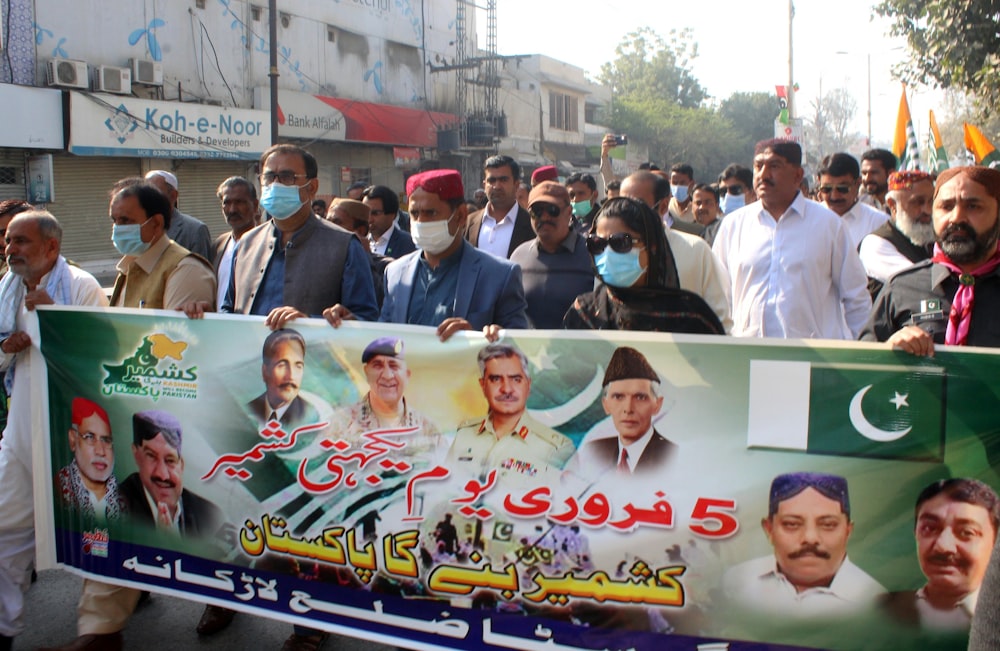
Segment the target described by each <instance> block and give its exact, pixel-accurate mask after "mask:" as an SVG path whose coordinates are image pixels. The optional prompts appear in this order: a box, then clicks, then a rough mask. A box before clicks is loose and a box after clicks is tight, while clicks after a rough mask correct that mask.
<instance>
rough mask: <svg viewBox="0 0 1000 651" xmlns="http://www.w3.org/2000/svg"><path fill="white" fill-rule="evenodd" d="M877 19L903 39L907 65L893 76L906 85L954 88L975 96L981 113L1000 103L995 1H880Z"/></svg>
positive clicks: (998, 4) (999, 40)
mask: <svg viewBox="0 0 1000 651" xmlns="http://www.w3.org/2000/svg"><path fill="white" fill-rule="evenodd" d="M874 11H875V13H876V14H878V15H880V16H883V17H887V18H889V19H891V20H892V21H893V22H892V25H891V28H890V33H891V34H892V35H894V36H903V37H905V38H906V41H907V46H908V50H909V60H908V61H906V62H904V63H902V64H900V65H898V66H897V67H896V68H895V69H894V70H893V72H894V74H895V75H896V76H898V77H899V78H900V79H902V80H903V81H905V82H907V83H909V84H929V85H934V86H940V87H942V88H950V87H952V86H955V87H958V88H960V89H962V90H963V91H965V92H967V93H970V94H972V95H975V97H976V98H977V101H978V104H979V107H980V109H981V110H982V111H983V112H984V113H992V112H995V111H996V107H997V105H998V102H1000V68H998V65H997V64H998V53H1000V30H998V29H997V22H998V16H1000V1H998V0H964V1H963V2H955V1H954V0H883V1H882V2H881V3H879V4H878V5H876V6H875V7H874Z"/></svg>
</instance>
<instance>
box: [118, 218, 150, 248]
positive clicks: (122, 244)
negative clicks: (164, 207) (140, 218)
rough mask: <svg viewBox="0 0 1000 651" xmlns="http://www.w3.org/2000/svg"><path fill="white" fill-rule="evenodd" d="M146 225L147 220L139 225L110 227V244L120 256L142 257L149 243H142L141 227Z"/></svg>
mask: <svg viewBox="0 0 1000 651" xmlns="http://www.w3.org/2000/svg"><path fill="white" fill-rule="evenodd" d="M148 223H149V220H148V219H147V220H146V221H144V222H142V223H141V224H114V225H112V227H111V243H112V244H114V245H115V248H116V249H118V252H119V253H121V254H122V255H142V254H143V253H145V252H146V249H148V248H149V243H148V242H143V241H142V227H143V226H145V225H146V224H148Z"/></svg>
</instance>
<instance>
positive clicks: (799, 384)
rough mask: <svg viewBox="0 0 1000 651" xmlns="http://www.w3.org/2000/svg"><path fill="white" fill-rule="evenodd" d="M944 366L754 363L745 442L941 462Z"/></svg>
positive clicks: (754, 444)
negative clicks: (942, 367)
mask: <svg viewBox="0 0 1000 651" xmlns="http://www.w3.org/2000/svg"><path fill="white" fill-rule="evenodd" d="M944 378H945V374H944V369H941V368H928V367H911V366H902V365H900V366H893V365H874V364H829V365H824V364H811V363H809V362H784V361H772V360H752V361H751V362H750V388H749V391H750V413H749V422H748V428H747V446H748V447H751V448H778V449H785V450H804V451H806V452H808V453H811V454H828V455H835V456H846V457H875V458H882V459H906V460H912V461H941V460H942V459H943V455H944V450H943V446H944V420H943V419H944V412H943V410H942V408H941V403H942V401H943V399H944Z"/></svg>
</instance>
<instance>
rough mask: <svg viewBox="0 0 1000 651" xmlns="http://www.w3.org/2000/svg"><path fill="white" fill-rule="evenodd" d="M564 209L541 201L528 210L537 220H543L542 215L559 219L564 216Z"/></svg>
mask: <svg viewBox="0 0 1000 651" xmlns="http://www.w3.org/2000/svg"><path fill="white" fill-rule="evenodd" d="M562 211H563V209H562V208H560V207H559V206H557V205H555V204H551V203H545V202H544V201H539V202H537V203H533V204H531V206H530V207H529V208H528V212H530V213H531V216H532V217H534V218H536V219H541V218H542V215H548V216H549V217H558V216H559V215H561V214H562Z"/></svg>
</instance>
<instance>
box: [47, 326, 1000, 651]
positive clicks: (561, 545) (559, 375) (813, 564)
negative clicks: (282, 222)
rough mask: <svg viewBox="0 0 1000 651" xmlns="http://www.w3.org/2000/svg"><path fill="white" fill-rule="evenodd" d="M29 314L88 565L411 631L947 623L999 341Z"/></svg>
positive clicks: (980, 522) (988, 526) (788, 628)
mask: <svg viewBox="0 0 1000 651" xmlns="http://www.w3.org/2000/svg"><path fill="white" fill-rule="evenodd" d="M39 318H40V324H41V335H42V351H43V353H44V355H45V358H46V360H47V370H48V377H47V391H48V395H47V400H48V402H47V408H46V409H45V410H44V413H40V414H39V419H40V420H41V421H42V422H41V426H42V427H47V428H48V429H47V431H48V432H49V433H50V436H49V439H48V441H46V443H47V444H48V446H49V449H48V450H47V451H46V454H45V455H43V456H44V458H45V460H46V461H47V463H48V466H49V467H47V468H45V469H44V472H42V470H41V469H38V472H36V477H46V479H42V480H37V479H36V483H37V482H38V481H42V482H43V483H47V486H48V491H50V492H49V494H50V495H51V499H50V500H49V501H48V503H47V506H48V507H50V509H51V512H50V516H49V520H48V522H50V523H51V524H52V526H53V528H54V556H55V560H56V561H57V562H58V563H60V564H64V565H65V566H66V567H69V568H71V569H73V570H74V571H77V572H79V573H81V574H84V575H86V576H92V577H93V576H97V577H102V578H103V579H104V580H107V581H109V582H112V583H119V584H123V585H128V586H134V587H143V588H146V589H149V590H152V591H157V592H165V593H170V594H175V595H180V596H189V597H190V598H193V599H196V600H199V601H204V602H209V603H215V604H220V605H225V606H228V607H231V608H235V609H238V610H242V611H246V612H251V613H256V614H260V615H264V616H267V617H274V618H280V619H282V620H286V621H289V622H294V623H299V624H305V625H309V626H313V627H319V628H323V629H327V630H330V631H334V632H339V633H345V634H348V635H356V636H364V637H366V638H368V639H374V640H378V641H382V642H386V643H390V644H398V645H401V646H408V647H414V648H431V647H438V648H442V647H443V648H453V649H480V648H496V649H500V648H506V649H512V648H513V649H535V650H538V651H549V650H564V649H630V648H634V649H658V650H659V649H695V648H697V649H706V650H707V649H726V648H728V649H734V650H735V649H766V648H771V649H779V648H786V647H796V648H801V647H808V648H829V649H845V650H846V649H851V650H853V649H907V648H908V649H926V648H935V649H948V648H954V649H960V648H965V645H966V644H967V639H968V627H969V621H970V617H971V612H972V610H973V609H974V606H975V599H976V596H977V594H978V593H977V592H976V590H977V588H978V585H979V581H980V580H981V578H982V573H983V571H984V569H985V565H986V562H987V559H988V557H989V551H990V549H991V548H992V546H993V542H994V540H995V538H996V527H997V518H998V517H1000V516H998V513H1000V505H998V500H997V497H996V494H995V493H994V488H997V487H1000V481H998V476H997V472H996V469H997V463H998V460H997V455H998V453H1000V410H998V409H997V404H998V401H997V398H998V396H997V393H998V386H1000V385H998V382H997V378H998V377H1000V358H998V357H997V356H996V355H995V354H993V353H991V352H990V351H985V350H982V349H977V350H959V349H951V348H949V349H945V350H940V351H939V352H938V354H937V355H936V357H934V358H929V359H918V358H915V357H911V356H908V355H906V354H903V353H895V352H892V351H889V350H887V349H885V348H884V347H881V346H875V345H868V344H854V343H848V344H840V343H837V342H828V341H822V342H811V343H799V342H774V341H757V340H753V341H751V340H741V339H730V338H721V337H715V338H713V337H693V336H676V337H671V336H667V335H651V334H646V333H613V334H606V333H598V334H591V333H577V332H549V331H538V332H533V331H517V332H510V333H508V334H507V336H506V337H505V338H504V339H502V340H501V341H500V342H499V343H498V345H493V346H490V345H487V342H486V341H485V340H484V339H483V337H482V336H481V335H480V334H478V333H462V334H461V335H459V336H456V337H454V338H452V339H451V340H449V341H448V342H445V343H442V342H441V341H439V340H438V338H437V337H436V336H435V333H434V331H433V329H430V328H420V327H416V326H398V325H388V324H385V325H381V324H368V323H366V324H359V323H348V324H345V325H344V326H343V327H341V328H339V329H336V330H335V329H333V328H331V327H329V326H328V325H327V324H325V323H324V322H322V321H317V320H303V321H296V322H294V323H293V324H292V327H293V329H291V330H285V331H279V332H277V333H275V334H272V333H271V332H270V331H269V330H268V329H267V328H266V327H265V326H264V324H263V321H262V320H261V319H257V318H249V317H234V316H224V315H222V316H216V315H213V316H210V317H209V318H206V319H205V320H200V321H193V320H187V319H185V318H184V317H183V316H178V315H176V314H173V313H167V312H151V311H139V310H105V311H85V310H77V309H71V308H52V309H42V310H39ZM466 335H467V336H466ZM44 421H47V423H46V422H44ZM41 431H46V430H41ZM36 440H37V439H36ZM37 462H38V458H36V463H37ZM43 488H45V486H43ZM37 490H38V489H37V488H36V491H37ZM45 492H46V491H43V493H42V494H44V493H45ZM41 521H42V522H45V520H41ZM46 540H49V541H51V540H52V538H48V539H47V538H46V537H45V535H44V534H42V533H41V530H40V540H39V546H40V549H41V550H44V549H45V547H46ZM43 560H44V559H43ZM949 598H950V601H949Z"/></svg>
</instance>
